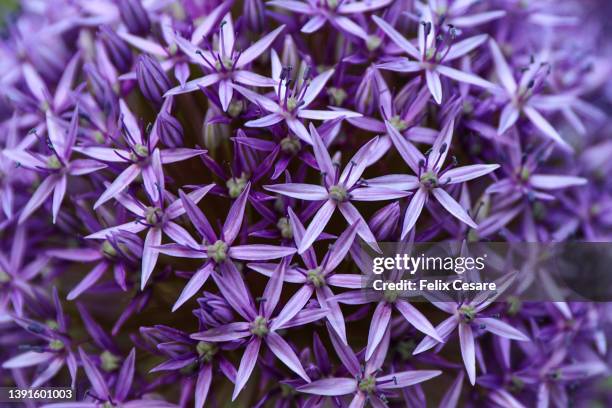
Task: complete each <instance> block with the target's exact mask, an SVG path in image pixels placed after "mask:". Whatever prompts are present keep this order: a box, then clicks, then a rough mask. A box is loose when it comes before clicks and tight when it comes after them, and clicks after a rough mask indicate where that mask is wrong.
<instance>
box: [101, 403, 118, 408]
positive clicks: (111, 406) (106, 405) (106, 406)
mask: <svg viewBox="0 0 612 408" xmlns="http://www.w3.org/2000/svg"><path fill="white" fill-rule="evenodd" d="M115 407H116V405H114V404H111V403H110V402H105V403H104V404H102V408H115Z"/></svg>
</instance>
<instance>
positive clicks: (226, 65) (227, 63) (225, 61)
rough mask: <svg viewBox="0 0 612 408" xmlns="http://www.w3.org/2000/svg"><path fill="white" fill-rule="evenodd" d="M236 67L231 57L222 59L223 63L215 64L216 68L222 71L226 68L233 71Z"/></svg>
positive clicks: (217, 62)
mask: <svg viewBox="0 0 612 408" xmlns="http://www.w3.org/2000/svg"><path fill="white" fill-rule="evenodd" d="M233 67H234V61H233V60H232V59H231V58H229V57H223V58H221V61H220V62H219V61H216V62H215V68H216V69H217V70H218V71H220V70H221V69H222V68H225V69H226V70H228V71H231V70H232V68H233Z"/></svg>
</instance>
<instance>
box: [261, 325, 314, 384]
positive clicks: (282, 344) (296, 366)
mask: <svg viewBox="0 0 612 408" xmlns="http://www.w3.org/2000/svg"><path fill="white" fill-rule="evenodd" d="M266 344H267V345H268V347H269V348H270V350H272V353H274V355H275V356H276V357H277V358H278V359H279V360H280V361H282V362H283V364H285V365H286V366H287V367H289V368H290V369H291V371H293V372H294V373H296V374H297V375H299V376H300V377H302V378H303V379H304V380H305V381H307V382H310V377H308V374H306V371H304V367H302V364H301V363H300V359H299V358H298V356H297V355H296V354H295V352H294V351H293V349H292V348H291V346H290V345H289V343H287V342H286V341H285V340H284V339H283V338H282V337H281V336H279V335H278V334H276V333H275V332H273V331H272V332H270V333H268V335H267V336H266Z"/></svg>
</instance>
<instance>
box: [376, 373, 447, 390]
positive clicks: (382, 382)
mask: <svg viewBox="0 0 612 408" xmlns="http://www.w3.org/2000/svg"><path fill="white" fill-rule="evenodd" d="M440 374H442V371H440V370H414V371H401V372H399V373H393V374H389V375H384V376H382V377H378V378H377V379H376V380H377V381H376V382H377V386H378V388H380V389H383V390H391V389H394V388H404V387H410V386H411V385H414V384H419V383H422V382H423V381H427V380H430V379H432V378H434V377H437V376H439V375H440Z"/></svg>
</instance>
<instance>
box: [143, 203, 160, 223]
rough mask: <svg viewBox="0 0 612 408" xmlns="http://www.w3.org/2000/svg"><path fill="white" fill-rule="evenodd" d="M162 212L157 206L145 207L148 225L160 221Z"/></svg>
mask: <svg viewBox="0 0 612 408" xmlns="http://www.w3.org/2000/svg"><path fill="white" fill-rule="evenodd" d="M163 216H164V212H163V211H162V209H161V208H159V207H147V209H146V210H145V220H146V221H147V223H148V224H149V225H157V224H159V223H160V222H161V220H162V217H163Z"/></svg>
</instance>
